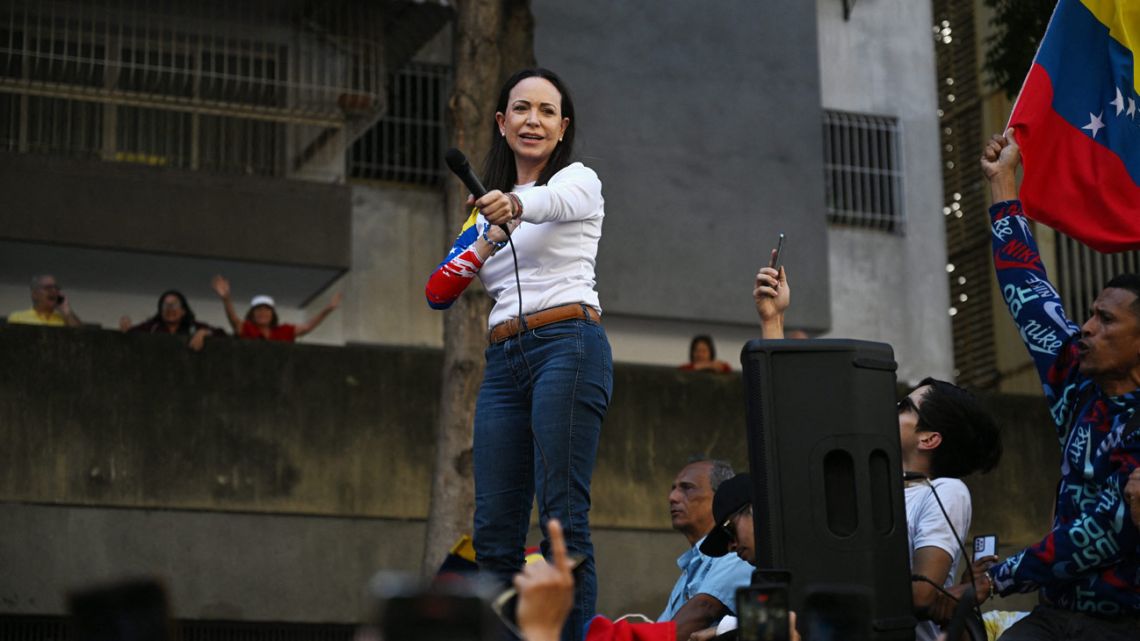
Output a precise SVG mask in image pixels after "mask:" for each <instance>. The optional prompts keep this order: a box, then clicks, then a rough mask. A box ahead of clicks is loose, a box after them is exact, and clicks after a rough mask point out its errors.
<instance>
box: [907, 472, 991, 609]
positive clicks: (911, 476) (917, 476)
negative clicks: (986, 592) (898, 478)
mask: <svg viewBox="0 0 1140 641" xmlns="http://www.w3.org/2000/svg"><path fill="white" fill-rule="evenodd" d="M903 479H905V480H919V481H922V482H923V484H925V485H926V487H929V488H930V493H931V494H933V495H934V500H935V502H937V503H938V509H939V510H941V511H942V518H944V519H946V525H948V526H950V532H951V533H952V534H953V535H954V542H955V543H957V544H958V551H960V552H961V553H962V563H964V564H966V572H967V573H968V574H969V575H970V585H974V583H975V577H974V563H973V560H972V559H971V558H970V555H969V554H968V553H967V552H966V544H965V543H963V542H962V537H961V536H959V535H958V530H957V529H956V528H955V527H954V522H953V521H951V520H950V514H949V513H947V512H946V507H945V506H944V505H942V499H941V498H940V497H939V496H938V490H937V489H936V488H935V487H934V483H932V482H931V480H930V477H929V476H927V475H925V474H923V473H921V472H903ZM950 565H951V568H950V571H951V572H953V571H954V568H953V565H954V562H953V559H951V561H950ZM913 576H921V575H912V578H913ZM923 578H924V579H926V577H923ZM950 578H954V577H953V575H951V577H950ZM926 580H927V581H928V582H930V583H932V584H933V581H930V579H926ZM943 591H944V592H945V590H943ZM955 600H956V599H955ZM973 607H974V612H975V613H977V615H978V619H981V618H982V606H981V605H979V604H978V602H977V600H975V601H974V603H973Z"/></svg>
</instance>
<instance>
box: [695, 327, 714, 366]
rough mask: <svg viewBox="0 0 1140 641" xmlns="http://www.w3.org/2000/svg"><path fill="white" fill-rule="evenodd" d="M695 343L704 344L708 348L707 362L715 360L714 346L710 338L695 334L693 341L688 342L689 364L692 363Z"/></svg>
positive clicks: (706, 335) (705, 335)
mask: <svg viewBox="0 0 1140 641" xmlns="http://www.w3.org/2000/svg"><path fill="white" fill-rule="evenodd" d="M697 343H704V344H705V345H708V346H709V360H710V361H715V360H716V345H715V344H714V343H713V339H712V336H709V335H708V334H697V335H696V336H694V337H693V340H691V341H689V362H690V363H692V362H693V352H694V351H695V350H696V349H697Z"/></svg>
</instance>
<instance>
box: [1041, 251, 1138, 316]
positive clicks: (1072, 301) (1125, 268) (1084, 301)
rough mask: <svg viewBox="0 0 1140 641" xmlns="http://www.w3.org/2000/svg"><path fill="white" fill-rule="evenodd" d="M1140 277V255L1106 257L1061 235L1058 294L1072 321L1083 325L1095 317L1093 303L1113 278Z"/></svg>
mask: <svg viewBox="0 0 1140 641" xmlns="http://www.w3.org/2000/svg"><path fill="white" fill-rule="evenodd" d="M1129 273H1131V274H1140V252H1134V251H1133V252H1122V253H1119V254H1102V253H1100V252H1098V251H1096V250H1093V249H1089V248H1088V247H1086V246H1084V245H1082V244H1081V243H1080V242H1078V241H1076V240H1073V239H1072V238H1069V237H1068V236H1066V235H1064V234H1061V233H1058V234H1057V274H1058V275H1059V276H1060V278H1059V279H1057V283H1056V284H1057V293H1058V294H1060V295H1061V302H1062V305H1064V307H1065V313H1066V314H1068V315H1069V320H1071V321H1073V322H1074V323H1076V324H1078V325H1080V324H1082V323H1084V322H1085V321H1086V320H1088V318H1089V316H1091V315H1092V303H1093V301H1094V300H1096V297H1097V295H1098V294H1100V290H1101V289H1104V284H1105V283H1107V282H1108V281H1109V280H1110V279H1112V277H1113V276H1118V275H1120V274H1129Z"/></svg>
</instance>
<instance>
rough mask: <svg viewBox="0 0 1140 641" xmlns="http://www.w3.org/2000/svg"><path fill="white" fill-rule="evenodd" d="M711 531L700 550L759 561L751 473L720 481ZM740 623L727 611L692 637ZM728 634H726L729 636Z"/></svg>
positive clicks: (702, 637)
mask: <svg viewBox="0 0 1140 641" xmlns="http://www.w3.org/2000/svg"><path fill="white" fill-rule="evenodd" d="M712 511H713V522H714V523H716V525H715V526H714V527H713V529H712V532H709V535H708V536H706V537H705V540H704V542H703V543H701V554H704V555H706V556H711V557H713V558H718V557H722V556H725V555H727V554H728V553H729V552H736V556H738V557H740V560H741V561H744V562H746V563H748V564H749V565H752V566H755V565H756V545H755V540H756V536H755V533H754V532H753V530H752V477H751V476H750V475H749V474H747V473H744V474H737V475H736V476H734V477H732V478H730V479H728V480H727V481H725V482H723V483H721V484H720V487H718V488H717V490H716V495H714V496H713V507H712ZM736 627H737V620H736V617H735V616H732V615H728V616H725V617H724V618H723V619H721V620H720V623H719V624H717V625H716V626H714V627H711V628H706V629H704V630H701V631H699V632H697V633H695V634H693V636H692V637H690V638H691V639H697V640H700V641H703V640H705V639H711V638H713V637H714V636H716V635H721V634H724V633H725V632H729V631H731V630H735V629H736ZM726 638H727V637H726Z"/></svg>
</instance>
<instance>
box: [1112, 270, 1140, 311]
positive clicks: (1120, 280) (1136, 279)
mask: <svg viewBox="0 0 1140 641" xmlns="http://www.w3.org/2000/svg"><path fill="white" fill-rule="evenodd" d="M1109 287H1112V288H1113V289H1124V290H1127V291H1130V292H1132V293H1133V294H1135V295H1136V300H1134V301H1132V305H1131V307H1132V312H1133V313H1134V314H1136V315H1137V316H1140V274H1120V275H1119V276H1114V277H1113V278H1112V280H1110V281H1108V282H1107V283H1105V286H1104V288H1105V289H1108V288H1109Z"/></svg>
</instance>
